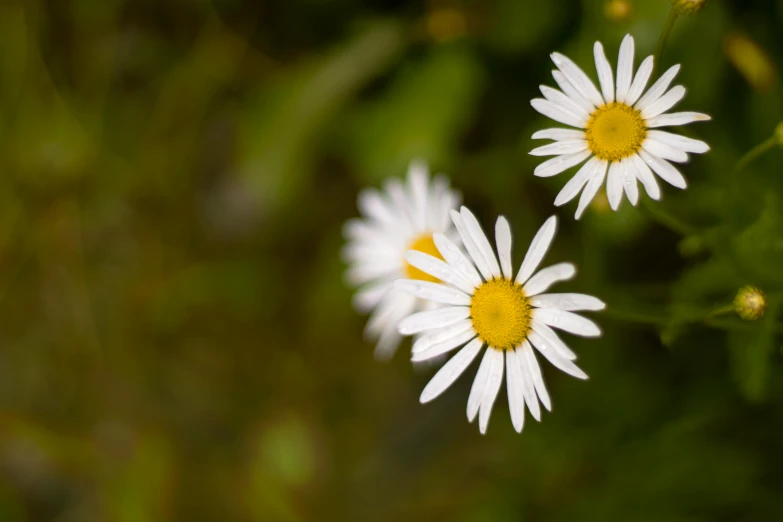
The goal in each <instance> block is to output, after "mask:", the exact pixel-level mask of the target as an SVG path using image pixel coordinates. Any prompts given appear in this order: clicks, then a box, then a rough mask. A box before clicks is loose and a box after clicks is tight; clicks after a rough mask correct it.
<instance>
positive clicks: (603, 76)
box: [593, 42, 614, 103]
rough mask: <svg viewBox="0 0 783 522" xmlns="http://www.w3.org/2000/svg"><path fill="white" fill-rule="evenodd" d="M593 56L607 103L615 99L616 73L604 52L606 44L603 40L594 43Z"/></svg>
mask: <svg viewBox="0 0 783 522" xmlns="http://www.w3.org/2000/svg"><path fill="white" fill-rule="evenodd" d="M593 56H594V57H595V70H596V71H598V83H600V84H601V93H602V94H603V96H604V101H605V102H606V103H612V102H613V101H614V75H613V74H612V66H611V65H609V60H607V59H606V54H604V46H603V45H601V42H595V45H593Z"/></svg>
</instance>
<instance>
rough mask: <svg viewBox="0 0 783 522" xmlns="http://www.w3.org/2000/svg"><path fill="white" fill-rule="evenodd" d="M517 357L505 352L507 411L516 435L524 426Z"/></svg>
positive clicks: (520, 380) (522, 399)
mask: <svg viewBox="0 0 783 522" xmlns="http://www.w3.org/2000/svg"><path fill="white" fill-rule="evenodd" d="M518 359H519V357H518V355H517V352H516V351H515V350H506V391H507V392H508V411H509V413H510V414H511V424H513V426H514V429H515V430H516V431H517V433H522V427H523V426H524V425H525V400H524V395H523V393H524V392H523V391H522V388H523V379H524V377H523V374H522V370H521V366H520V363H521V361H519V360H518Z"/></svg>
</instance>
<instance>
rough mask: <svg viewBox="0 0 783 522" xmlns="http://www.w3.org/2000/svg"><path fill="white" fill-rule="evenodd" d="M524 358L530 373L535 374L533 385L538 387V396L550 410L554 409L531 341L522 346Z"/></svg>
mask: <svg viewBox="0 0 783 522" xmlns="http://www.w3.org/2000/svg"><path fill="white" fill-rule="evenodd" d="M521 351H522V360H524V361H525V363H527V368H528V370H529V374H530V375H532V376H533V386H534V387H535V389H536V393H537V394H538V398H539V400H540V401H541V404H543V405H544V408H546V409H547V410H549V411H552V401H551V400H550V399H549V392H547V391H546V386H545V385H544V377H543V376H542V375H541V367H540V366H538V360H536V354H535V353H534V352H533V348H532V347H531V346H530V343H524V344H523V346H522V350H521Z"/></svg>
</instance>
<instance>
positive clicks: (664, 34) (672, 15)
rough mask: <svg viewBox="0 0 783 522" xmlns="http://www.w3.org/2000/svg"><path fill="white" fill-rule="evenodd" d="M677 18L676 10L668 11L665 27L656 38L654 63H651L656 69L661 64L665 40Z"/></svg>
mask: <svg viewBox="0 0 783 522" xmlns="http://www.w3.org/2000/svg"><path fill="white" fill-rule="evenodd" d="M678 16H679V14H678V13H677V10H676V9H675V8H674V7H672V10H671V11H669V18H667V19H666V25H664V26H663V31H661V36H660V38H658V45H657V46H656V48H655V61H654V62H653V66H654V67H658V66H659V65H660V63H661V58H662V57H663V49H664V47H666V40H668V39H669V33H670V32H671V31H672V27H674V22H676V21H677V17H678Z"/></svg>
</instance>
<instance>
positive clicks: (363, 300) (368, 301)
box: [353, 279, 393, 313]
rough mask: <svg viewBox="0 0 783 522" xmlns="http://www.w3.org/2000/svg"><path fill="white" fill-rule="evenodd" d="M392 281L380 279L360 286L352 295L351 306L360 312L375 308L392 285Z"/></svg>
mask: <svg viewBox="0 0 783 522" xmlns="http://www.w3.org/2000/svg"><path fill="white" fill-rule="evenodd" d="M392 283H393V281H390V280H389V279H381V280H379V281H375V282H373V283H370V284H368V285H365V286H363V287H361V288H360V289H359V290H358V291H357V292H356V293H355V294H354V296H353V307H354V308H355V309H356V311H358V312H360V313H367V312H369V311H370V310H372V309H373V308H375V307H376V306H377V305H378V303H379V302H380V301H381V299H383V296H384V295H386V293H387V292H388V291H389V289H390V288H391V287H392Z"/></svg>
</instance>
